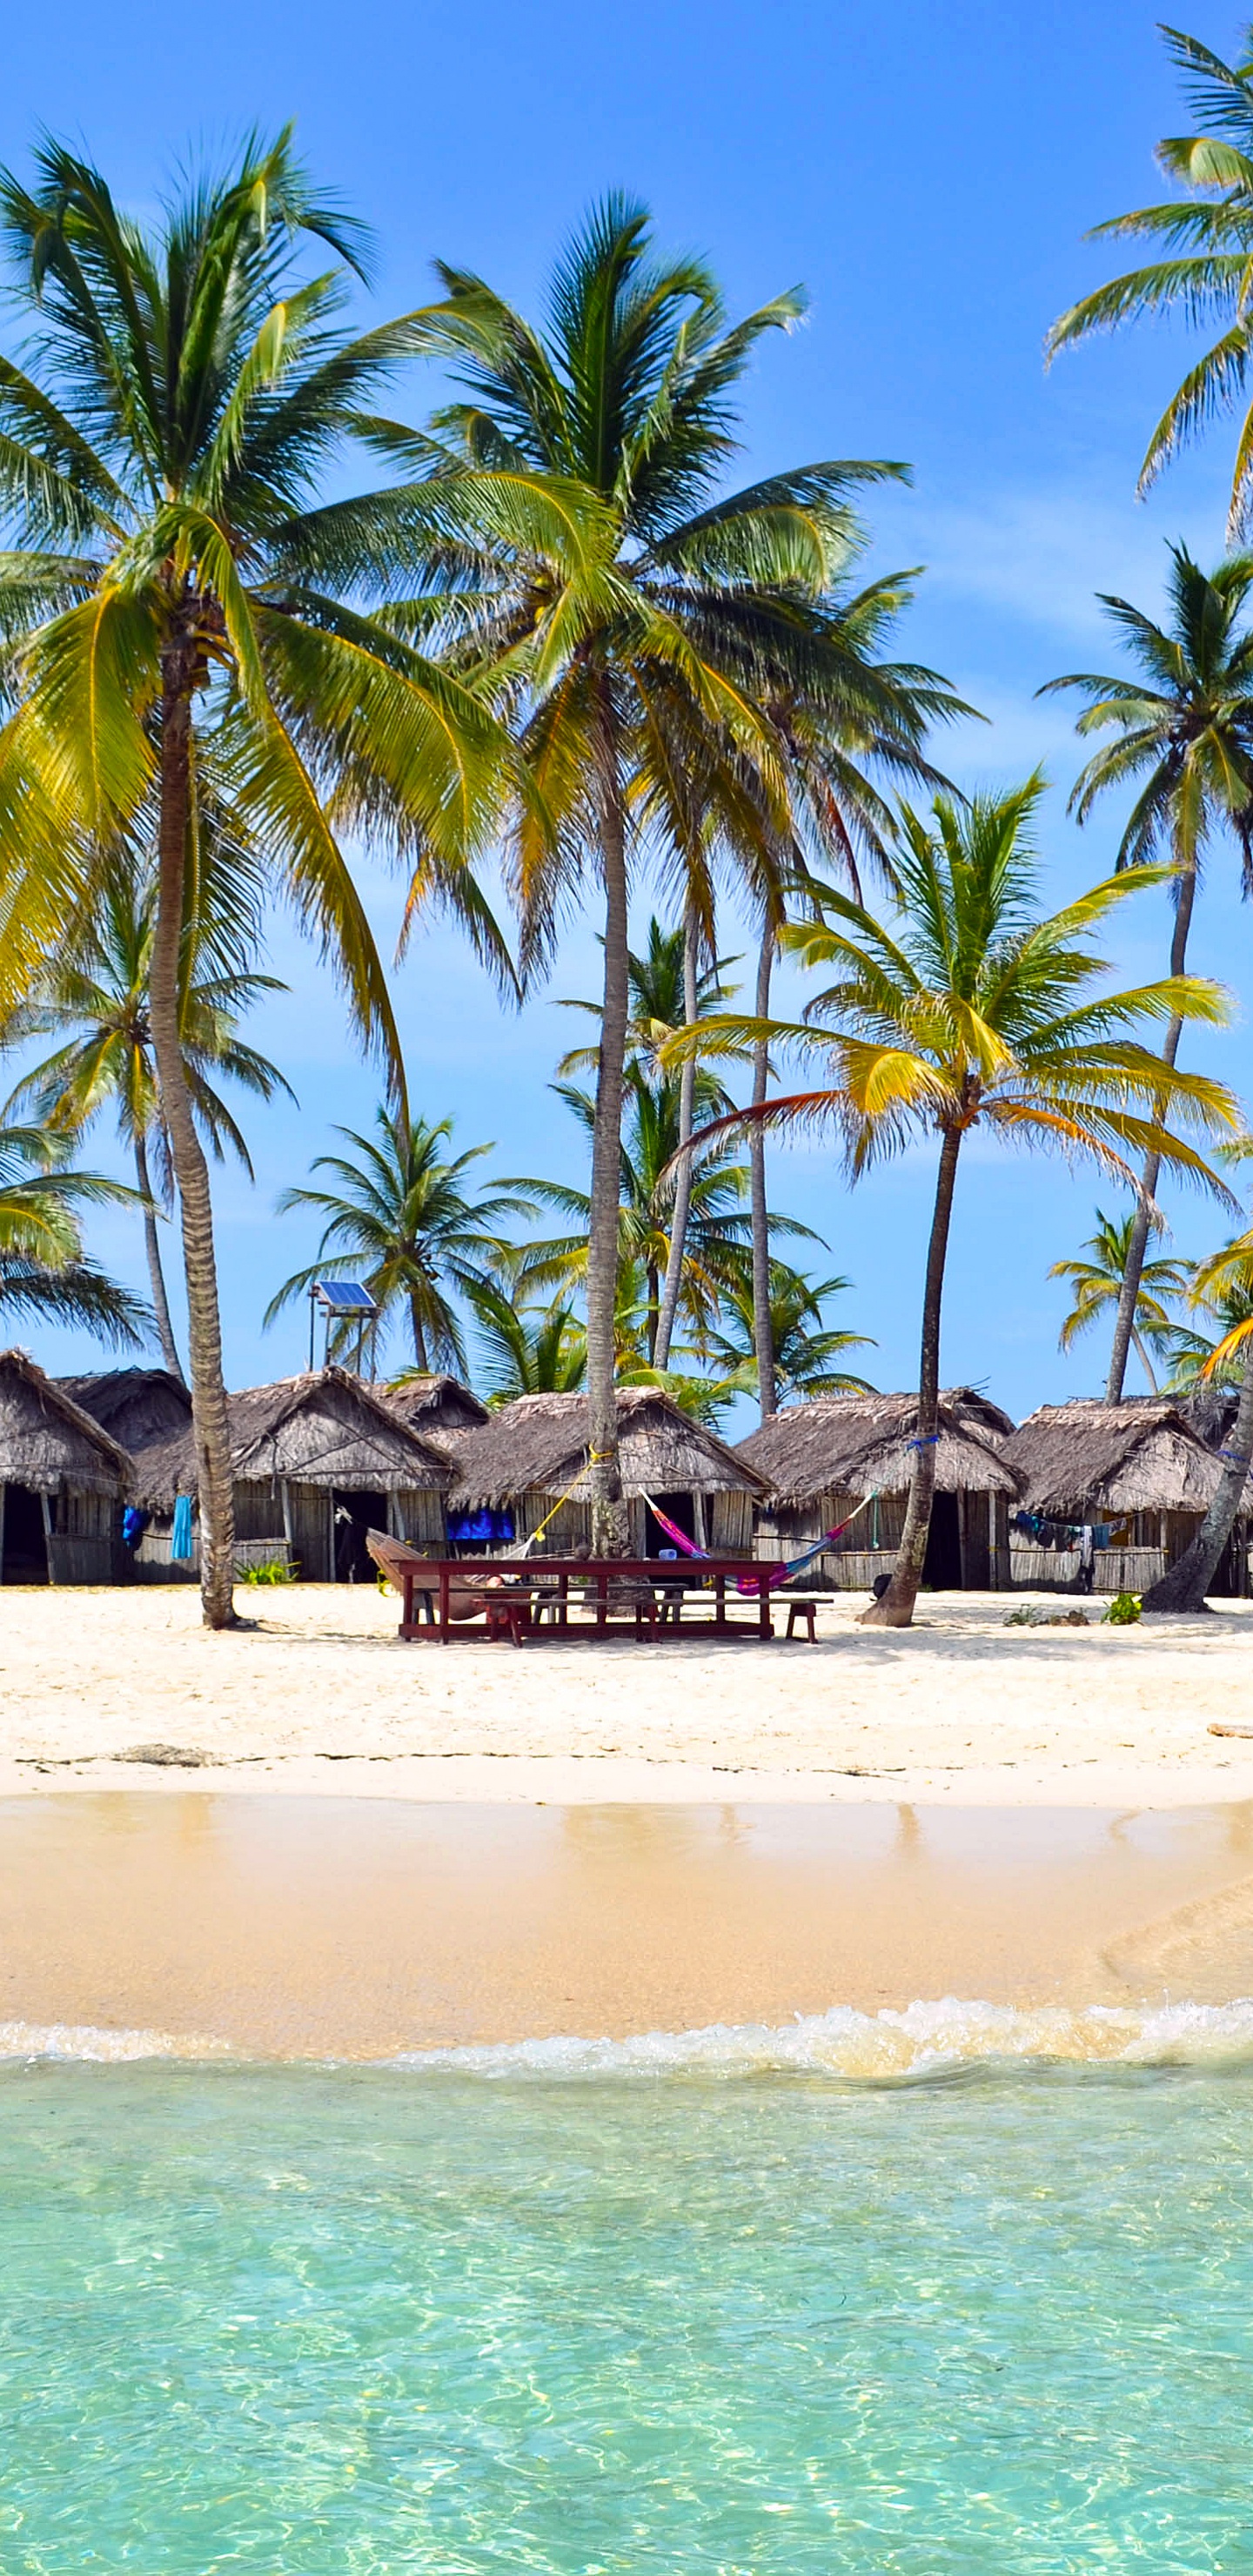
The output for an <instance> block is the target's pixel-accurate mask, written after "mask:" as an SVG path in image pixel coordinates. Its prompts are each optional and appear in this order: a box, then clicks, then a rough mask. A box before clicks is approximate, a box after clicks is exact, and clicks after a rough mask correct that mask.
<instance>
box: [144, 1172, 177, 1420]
mask: <svg viewBox="0 0 1253 2576" xmlns="http://www.w3.org/2000/svg"><path fill="white" fill-rule="evenodd" d="M135 1177H136V1179H137V1181H138V1183H139V1188H140V1195H141V1197H142V1199H143V1203H144V1247H145V1250H146V1251H147V1255H148V1285H149V1287H150V1288H151V1290H152V1311H153V1313H154V1315H155V1316H156V1319H157V1340H158V1341H159V1343H160V1345H161V1357H162V1359H163V1360H164V1362H165V1365H166V1367H167V1369H168V1370H169V1372H170V1375H171V1377H176V1378H178V1379H179V1381H180V1383H185V1380H184V1379H183V1363H182V1361H181V1360H180V1358H179V1356H178V1344H177V1342H176V1341H175V1339H174V1327H173V1325H172V1323H171V1322H170V1301H169V1298H168V1297H167V1296H166V1293H165V1272H164V1270H163V1269H162V1267H161V1244H160V1240H159V1238H158V1235H157V1211H156V1203H155V1201H154V1199H153V1195H152V1182H151V1179H150V1178H149V1173H148V1147H147V1144H146V1142H145V1140H144V1136H143V1133H142V1131H140V1132H139V1133H137V1135H136V1137H135Z"/></svg>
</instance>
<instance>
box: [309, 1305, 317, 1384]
mask: <svg viewBox="0 0 1253 2576" xmlns="http://www.w3.org/2000/svg"><path fill="white" fill-rule="evenodd" d="M317 1311H318V1292H317V1289H316V1288H311V1289H310V1291H309V1375H310V1377H312V1375H313V1331H314V1323H315V1320H316V1317H317Z"/></svg>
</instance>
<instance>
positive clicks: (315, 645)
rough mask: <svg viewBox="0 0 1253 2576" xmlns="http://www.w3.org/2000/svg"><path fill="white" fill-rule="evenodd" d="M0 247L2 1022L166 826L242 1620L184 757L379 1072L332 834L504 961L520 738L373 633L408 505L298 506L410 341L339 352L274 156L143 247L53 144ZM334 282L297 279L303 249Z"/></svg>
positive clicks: (4, 177) (173, 1094) (373, 1016)
mask: <svg viewBox="0 0 1253 2576" xmlns="http://www.w3.org/2000/svg"><path fill="white" fill-rule="evenodd" d="M0 237H2V240H3V247H4V250H5V252H6V254H7V257H8V261H9V266H10V271H11V273H12V274H13V275H14V276H15V277H16V280H17V284H18V288H19V291H20V293H21V295H22V299H23V302H24V305H25V309H26V312H27V316H28V319H29V322H30V326H31V330H30V345H29V348H28V350H27V352H26V353H25V354H26V361H27V363H26V364H25V365H24V366H19V365H18V364H17V363H15V361H14V360H13V359H12V358H10V357H7V356H5V357H3V358H0V505H2V507H3V512H4V516H5V519H6V521H7V527H8V540H9V551H8V552H7V553H5V554H4V555H3V556H2V557H0V632H2V633H3V635H4V638H5V645H6V653H7V656H8V659H7V663H6V671H7V675H8V677H9V680H10V682H11V685H12V688H13V690H14V692H15V698H14V699H11V700H10V702H9V703H10V712H9V714H8V718H7V721H6V723H5V724H4V726H3V728H2V729H0V883H2V884H3V888H4V919H5V927H6V937H5V946H4V955H3V971H2V979H0V980H2V984H3V989H0V1009H5V1010H7V1009H9V1008H11V1007H12V1006H13V1005H14V1004H15V1003H16V1002H18V1001H21V1000H24V999H26V998H27V997H28V994H29V990H30V987H31V984H32V983H33V982H35V981H37V978H38V973H39V970H40V967H41V965H42V961H43V958H44V957H45V956H46V955H47V954H48V952H49V950H50V949H51V948H52V947H53V946H55V945H56V943H57V942H58V940H59V939H60V938H61V937H62V935H63V934H64V931H65V928H66V924H67V921H68V920H69V919H70V918H71V917H73V916H75V915H77V914H78V913H80V912H81V910H82V908H83V905H84V902H87V903H89V902H90V899H91V892H92V885H93V872H94V870H95V868H96V867H97V865H98V863H99V853H100V851H101V850H102V849H107V848H109V847H110V846H112V845H113V844H114V843H116V842H117V841H118V840H120V839H121V840H124V839H125V838H126V837H127V835H128V834H129V832H130V831H131V830H132V828H133V827H134V826H135V823H136V818H137V817H138V816H139V815H140V814H141V813H142V812H144V811H145V810H146V809H148V808H150V807H152V806H153V805H155V808H156V816H157V845H158V866H157V897H156V917H155V923H154V929H153V941H152V961H151V972H150V978H149V1006H150V1012H151V1024H152V1041H153V1052H154V1055H155V1058H156V1065H157V1080H158V1084H159V1088H160V1094H161V1108H162V1117H163V1120H164V1124H165V1128H166V1130H167V1132H168V1135H169V1140H170V1153H171V1160H172V1163H173V1167H174V1174H175V1179H176V1182H177V1188H178V1197H179V1204H180V1212H181V1219H182V1235H183V1252H184V1262H185V1268H186V1277H187V1299H188V1318H189V1350H190V1365H191V1381H192V1397H193V1409H194V1425H195V1442H196V1452H197V1463H198V1481H199V1492H200V1509H201V1526H202V1549H201V1564H202V1595H203V1601H204V1611H205V1617H206V1619H207V1620H209V1621H210V1623H211V1624H213V1625H215V1626H225V1625H226V1624H228V1623H229V1621H230V1620H231V1618H232V1616H233V1609H232V1571H233V1524H232V1517H231V1473H230V1451H229V1438H228V1427H227V1416H226V1398H225V1390H224V1386H223V1379H222V1357H221V1329H220V1322H219V1313H218V1296H217V1279H216V1268H215V1261H214V1249H213V1216H212V1205H211V1199H210V1190H209V1174H208V1165H207V1161H206V1157H205V1151H204V1145H203V1142H202V1138H201V1135H200V1133H199V1131H198V1128H197V1123H196V1116H195V1108H194V1102H193V1099H192V1095H191V1091H190V1088H189V1085H188V1082H187V1077H186V1073H185V1070H184V1063H183V1054H182V1048H181V1043H180V1034H181V1033H180V1016H179V963H180V949H181V942H182V934H183V925H184V921H185V916H186V903H185V893H184V889H185V878H186V873H187V868H188V865H189V863H192V858H193V853H194V845H195V838H196V831H197V811H198V778H199V775H200V771H201V767H202V764H203V762H204V760H205V758H206V757H207V756H209V755H213V756H214V757H216V758H217V759H219V760H227V761H229V765H230V769H231V774H232V781H233V796H234V801H235V805H236V808H237V810H238V812H239V814H240V816H241V818H242V820H243V823H244V824H245V826H246V828H247V830H248V833H249V836H250V839H251V840H252V842H253V843H254V845H255V846H257V847H262V848H264V849H265V851H266V852H267V855H268V860H269V868H270V875H271V880H272V882H273V884H274V886H275V887H276V888H277V889H278V890H279V891H280V892H281V893H282V894H283V895H284V897H285V898H286V899H288V900H289V901H290V902H291V903H292V905H293V907H294V909H295V910H296V912H297V914H298V915H299V916H300V917H301V918H302V919H303V921H304V922H305V923H306V924H307V925H308V926H309V927H310V929H311V930H312V932H313V934H314V936H315V937H316V938H317V940H318V941H319V943H320V945H321V947H322V949H323V951H324V952H325V953H326V954H327V955H328V956H329V957H330V959H331V960H332V962H333V965H334V967H335V970H336V972H337V974H338V976H339V978H340V981H341V982H342V984H343V986H344V988H345V990H346V993H347V995H348V999H349V1003H350V1007H351V1011H352V1016H353V1020H354V1022H355V1025H356V1027H357V1029H358V1031H359V1032H360V1033H361V1035H362V1036H363V1038H365V1039H367V1040H369V1041H370V1042H372V1043H375V1044H377V1045H378V1046H380V1047H381V1048H382V1049H383V1050H384V1051H385V1052H386V1053H387V1054H388V1056H389V1058H390V1061H391V1066H392V1075H393V1080H394V1081H398V1069H399V1050H398V1048H397V1045H396V1039H395V1031H394V1026H393V1021H392V1015H391V1008H390V1004H389V1000H388V995H387V988H386V983H385V980H384V976H383V973H382V969H381V966H380V963H379V959H378V956H377V953H376V950H375V946H374V941H373V937H372V935H371V932H370V928H369V924H368V922H367V919H366V916H365V912H364V910H363V907H362V905H361V902H360V899H359V897H358V894H357V892H356V889H355V887H354V884H353V881H352V876H351V873H350V870H349V868H348V865H347V863H346V861H345V858H344V855H343V850H342V847H341V842H340V838H339V834H340V832H341V830H342V829H343V828H345V827H347V826H351V825H352V824H354V823H359V822H368V823H369V825H370V827H371V830H372V832H373V833H374V834H375V836H376V837H379V838H382V839H383V840H384V841H385V842H390V843H391V844H392V845H393V846H394V847H396V848H397V849H398V850H403V851H406V852H409V853H410V854H412V853H413V852H415V851H420V853H421V862H420V868H419V872H418V879H417V880H416V881H415V886H414V891H413V896H412V899H411V909H412V908H413V907H416V905H417V904H419V903H420V902H421V901H422V900H424V899H425V898H427V897H428V896H430V897H437V898H442V899H443V900H444V901H445V902H446V903H448V904H449V905H451V906H452V907H453V908H454V910H456V911H458V912H459V913H460V915H461V917H462V918H463V919H464V920H465V922H466V923H467V925H468V927H469V929H470V931H471V935H472V936H473V937H474V938H475V939H476V941H477V942H478V944H479V946H480V948H481V949H484V950H486V951H487V952H488V953H489V954H493V955H496V956H497V957H499V956H500V953H501V952H500V947H499V938H498V934H497V933H496V932H495V927H494V924H492V922H491V920H490V916H489V915H488V914H487V913H486V911H485V908H484V905H483V903H482V898H481V896H480V894H479V892H478V889H477V887H476V886H475V884H474V881H473V878H472V877H471V876H470V874H469V870H468V865H467V861H468V858H469V857H470V855H471V854H472V853H473V850H474V848H475V846H476V842H477V839H478V837H479V835H480V834H481V833H482V832H484V831H486V830H488V829H489V828H491V826H492V825H493V823H494V820H495V815H496V810H497V802H498V789H499V786H500V781H501V777H502V762H503V761H504V759H505V758H506V756H507V751H508V746H507V743H506V741H505V738H504V736H503V735H502V733H501V731H500V728H499V726H498V725H497V724H496V723H495V722H494V720H493V718H492V717H491V715H490V713H489V711H488V710H487V708H486V707H485V706H484V704H483V702H482V700H481V698H479V697H476V696H475V695H474V694H473V693H472V692H471V691H470V690H468V689H467V688H466V687H465V686H464V685H463V684H462V682H461V681H460V680H459V679H458V678H457V676H456V675H455V674H454V673H452V672H450V671H445V670H440V669H437V668H436V667H435V666H434V665H433V664H432V663H431V662H430V661H429V660H428V659H426V658H424V657H423V656H422V654H421V653H420V652H418V651H417V650H416V649H415V648H414V647H413V646H412V645H411V644H409V643H407V642H406V641H405V640H404V638H403V637H402V636H401V635H400V634H399V633H398V632H397V631H395V630H394V628H391V627H384V626H383V625H381V624H380V623H379V622H378V620H377V618H375V617H372V616H371V615H370V614H369V613H368V608H369V603H370V602H371V601H372V600H375V601H376V600H377V599H378V597H379V596H380V594H381V592H382V591H383V590H385V589H386V588H388V587H389V586H390V585H391V583H392V577H393V574H394V570H395V566H396V563H397V560H398V558H399V556H400V555H401V554H402V553H404V552H405V551H406V550H407V548H408V545H409V543H410V536H409V531H410V529H411V526H412V523H413V518H414V506H413V505H412V504H411V503H410V502H409V501H408V500H407V499H406V493H405V489H404V488H403V487H400V488H396V489H393V490H390V491H387V492H382V493H379V492H374V493H366V494H365V495H362V496H349V497H345V498H343V499H340V500H337V501H335V502H333V503H330V504H328V505H326V506H322V507H319V506H316V504H317V498H318V495H317V478H318V477H319V476H320V475H321V473H322V472H323V471H324V469H325V468H326V467H327V466H328V465H329V464H330V463H331V461H332V460H333V459H335V458H337V457H338V455H339V454H340V453H341V452H342V450H343V448H344V444H345V440H346V439H350V438H352V437H354V436H357V435H359V434H362V433H363V432H364V430H365V429H366V428H367V427H368V428H369V431H370V434H371V435H373V434H374V429H375V423H374V419H373V411H374V405H375V400H376V396H377V389H378V387H379V384H380V382H381V381H382V380H383V379H384V378H385V377H386V376H387V374H388V373H389V372H390V371H391V370H393V369H394V368H395V366H396V364H397V362H398V361H399V360H400V359H401V358H402V357H403V356H405V355H406V354H407V353H408V352H409V351H410V350H411V348H412V347H413V344H414V332H413V327H412V325H411V324H409V323H406V322H397V323H391V324H385V325H383V326H381V327H380V328H378V329H375V330H372V331H370V332H368V333H366V334H365V335H364V337H361V338H356V339H353V338H350V337H349V336H348V335H347V333H346V332H345V331H344V330H343V328H342V327H341V322H340V315H341V312H342V307H343V301H344V296H345V289H346V281H347V280H348V278H349V277H350V276H351V275H352V274H353V273H354V272H355V273H356V274H358V275H359V274H361V273H363V260H364V236H363V234H362V231H361V228H360V227H359V226H357V225H356V224H354V223H353V222H351V221H350V220H349V219H348V218H347V217H346V216H345V215H343V214H342V213H341V212H340V211H339V210H338V209H337V208H336V207H335V206H333V205H332V204H330V203H329V202H328V201H326V200H324V199H320V198H319V197H318V196H317V195H316V194H315V193H314V191H313V189H312V188H311V186H310V184H309V181H308V179H307V178H306V176H305V174H304V172H303V171H302V170H301V168H300V167H299V165H298V163H297V162H296V160H295V158H294V156H293V152H292V147H291V140H290V135H289V134H286V133H285V134H283V135H281V136H280V137H279V139H278V141H277V142H276V143H274V144H272V145H263V144H261V143H259V142H258V141H256V140H255V139H254V140H251V141H250V142H249V143H248V144H247V145H246V146H245V147H244V149H243V151H242V152H241V154H240V156H239V158H238V160H237V163H236V165H235V168H234V169H233V171H231V172H230V173H229V174H228V175H227V176H226V177H217V176H213V175H207V176H205V177H203V178H201V179H192V180H189V181H187V182H185V183H184V184H183V185H182V187H181V188H180V190H179V191H178V193H177V194H176V195H175V196H174V197H173V198H172V199H171V201H170V203H169V205H168V208H167V210H166V212H165V213H164V215H163V216H162V217H161V219H160V220H159V221H158V222H157V223H156V224H155V225H149V226H144V225H142V224H140V223H139V222H138V221H136V220H134V219H133V218H131V217H129V216H127V215H125V214H124V213H123V212H122V211H121V210H120V209H119V208H118V207H117V206H116V205H115V203H114V200H113V198H112V196H111V195H110V192H109V189H108V187H107V185H106V182H105V180H104V179H103V177H102V176H101V175H100V173H99V172H98V171H97V170H95V169H93V168H92V167H91V166H90V164H89V163H88V162H86V161H85V160H83V159H82V158H81V157H80V156H78V155H77V154H76V153H74V152H72V151H70V150H68V149H66V148H65V147H63V146H62V145H60V144H57V143H55V142H51V141H49V142H45V143H44V144H42V145H41V147H40V149H39V151H38V153H37V155H36V166H35V177H34V183H33V185H32V186H31V187H27V186H26V185H25V184H24V183H23V182H22V181H21V180H20V179H19V178H18V177H16V176H15V175H14V174H13V173H11V172H6V173H0ZM311 240H312V241H315V242H316V243H317V244H318V245H319V246H320V248H321V250H322V251H323V253H325V252H327V251H329V253H330V256H331V261H332V263H333V264H332V265H331V266H330V267H324V268H323V270H322V272H321V274H318V275H313V276H306V277H303V278H302V275H301V272H300V268H299V258H300V253H301V248H302V245H304V244H306V243H308V242H309V241H311Z"/></svg>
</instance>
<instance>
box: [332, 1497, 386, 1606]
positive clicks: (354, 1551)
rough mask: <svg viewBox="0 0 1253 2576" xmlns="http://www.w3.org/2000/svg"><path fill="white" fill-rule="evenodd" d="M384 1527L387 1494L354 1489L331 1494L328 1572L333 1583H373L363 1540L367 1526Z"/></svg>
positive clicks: (378, 1528) (368, 1557)
mask: <svg viewBox="0 0 1253 2576" xmlns="http://www.w3.org/2000/svg"><path fill="white" fill-rule="evenodd" d="M386 1527H387V1496H386V1494H381V1493H380V1494H373V1493H360V1492H353V1493H348V1494H342V1493H340V1492H339V1491H338V1489H336V1490H335V1491H334V1492H333V1493H332V1495H331V1572H332V1577H333V1580H334V1581H335V1582H336V1583H372V1582H373V1581H374V1566H373V1563H372V1561H371V1557H370V1552H369V1549H368V1548H367V1546H366V1543H365V1534H366V1531H367V1530H372V1529H376V1530H385V1529H386Z"/></svg>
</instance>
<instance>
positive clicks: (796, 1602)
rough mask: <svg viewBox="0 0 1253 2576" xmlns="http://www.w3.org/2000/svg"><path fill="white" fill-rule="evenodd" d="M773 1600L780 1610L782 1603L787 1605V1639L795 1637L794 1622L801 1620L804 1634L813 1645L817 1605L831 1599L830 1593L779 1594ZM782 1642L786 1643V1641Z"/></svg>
mask: <svg viewBox="0 0 1253 2576" xmlns="http://www.w3.org/2000/svg"><path fill="white" fill-rule="evenodd" d="M775 1598H776V1601H777V1604H778V1607H779V1608H780V1609H782V1607H783V1604H784V1602H786V1603H787V1635H788V1637H794V1636H795V1634H796V1622H797V1620H798V1619H802V1620H803V1621H804V1623H805V1634H806V1636H807V1637H808V1639H809V1642H810V1645H811V1646H812V1645H815V1644H816V1642H817V1630H816V1629H815V1626H814V1621H815V1619H816V1618H817V1615H818V1604H819V1602H820V1601H829V1600H830V1598H831V1595H830V1593H829V1592H779V1593H777V1594H776V1595H775ZM784 1642H785V1643H786V1642H787V1641H786V1639H785V1640H784Z"/></svg>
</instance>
